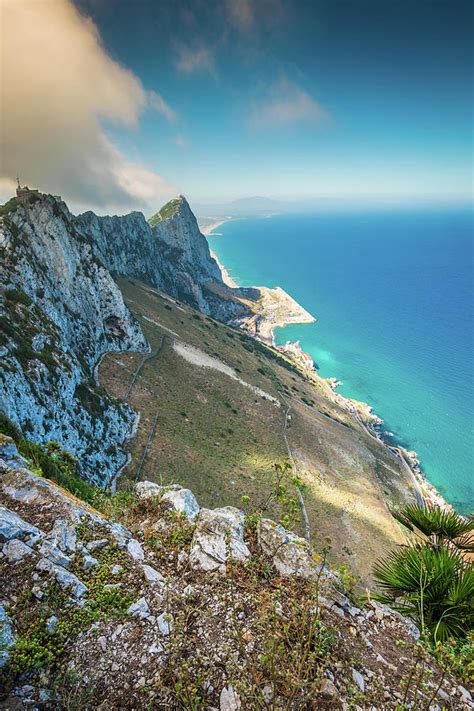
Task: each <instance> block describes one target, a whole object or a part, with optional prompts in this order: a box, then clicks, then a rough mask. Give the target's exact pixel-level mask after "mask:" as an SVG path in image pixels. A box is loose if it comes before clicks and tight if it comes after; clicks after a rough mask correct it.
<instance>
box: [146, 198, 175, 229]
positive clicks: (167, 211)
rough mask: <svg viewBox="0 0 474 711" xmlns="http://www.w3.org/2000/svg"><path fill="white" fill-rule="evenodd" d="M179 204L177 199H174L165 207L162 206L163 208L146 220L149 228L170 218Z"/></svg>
mask: <svg viewBox="0 0 474 711" xmlns="http://www.w3.org/2000/svg"><path fill="white" fill-rule="evenodd" d="M180 204H181V201H180V200H179V198H174V199H173V200H170V201H169V202H167V203H166V205H163V207H162V208H161V209H160V210H158V212H157V213H155V214H154V215H152V217H150V219H149V220H148V224H149V225H150V227H155V226H156V225H157V224H158V223H159V222H162V221H163V220H167V219H168V218H169V217H172V216H173V215H174V214H175V213H176V212H177V210H178V208H179V206H180Z"/></svg>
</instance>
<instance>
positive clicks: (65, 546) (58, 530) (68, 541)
mask: <svg viewBox="0 0 474 711" xmlns="http://www.w3.org/2000/svg"><path fill="white" fill-rule="evenodd" d="M47 538H48V540H50V541H51V542H52V543H54V545H56V546H57V547H58V548H60V549H61V550H62V551H66V552H68V553H74V551H75V550H76V544H77V533H76V525H75V524H74V523H71V522H70V521H66V519H63V518H58V519H56V521H55V522H54V526H53V528H52V530H51V532H50V533H48V536H47Z"/></svg>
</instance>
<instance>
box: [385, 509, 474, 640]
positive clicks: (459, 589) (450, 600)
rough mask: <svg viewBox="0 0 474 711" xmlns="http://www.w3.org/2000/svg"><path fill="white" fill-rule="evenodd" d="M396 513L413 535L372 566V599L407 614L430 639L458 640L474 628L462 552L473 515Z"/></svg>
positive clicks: (472, 592) (471, 589)
mask: <svg viewBox="0 0 474 711" xmlns="http://www.w3.org/2000/svg"><path fill="white" fill-rule="evenodd" d="M396 518H397V520H399V521H401V522H402V523H403V524H404V525H405V526H406V527H407V528H408V529H409V530H410V531H412V532H413V533H414V534H415V536H416V538H415V541H414V542H411V543H410V544H408V545H404V546H400V547H399V548H397V549H396V550H394V551H392V552H391V553H390V554H389V556H388V557H387V558H386V559H385V560H382V561H380V562H379V563H377V564H376V566H375V567H374V578H375V580H376V581H377V583H378V586H379V588H380V590H381V592H380V593H379V594H378V595H376V596H375V597H376V599H378V600H379V601H380V602H383V603H386V604H388V605H390V606H391V607H393V608H394V609H395V610H398V611H399V612H401V613H402V614H405V615H407V616H408V617H411V618H412V619H413V620H414V621H415V623H416V624H417V625H418V626H419V627H420V629H421V632H422V633H424V632H425V631H426V632H428V633H429V634H430V635H431V638H432V640H433V641H434V642H435V643H437V642H440V641H441V642H442V641H445V640H447V639H449V638H450V637H454V638H458V639H462V638H463V637H464V636H465V635H466V632H468V631H470V630H472V629H473V627H474V566H473V564H472V562H470V561H469V560H467V558H466V557H465V555H464V551H466V550H471V549H472V531H473V530H474V519H472V518H469V519H464V518H462V517H461V516H459V514H456V513H455V512H451V511H450V512H446V511H441V510H440V509H439V508H437V507H432V508H423V507H419V506H408V507H406V508H405V509H404V510H403V511H402V512H400V513H397V514H396Z"/></svg>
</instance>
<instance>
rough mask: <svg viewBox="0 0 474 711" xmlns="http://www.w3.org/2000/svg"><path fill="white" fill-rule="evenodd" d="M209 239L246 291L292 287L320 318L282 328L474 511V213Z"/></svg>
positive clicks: (234, 224) (355, 215)
mask: <svg viewBox="0 0 474 711" xmlns="http://www.w3.org/2000/svg"><path fill="white" fill-rule="evenodd" d="M216 232H218V233H221V236H217V235H216V236H213V235H212V234H211V235H209V236H208V239H209V243H210V246H211V249H212V250H214V252H215V253H216V254H217V256H218V258H219V260H220V261H221V262H222V263H223V264H224V265H225V266H226V268H227V270H228V271H229V273H230V275H231V276H232V278H233V279H234V280H235V281H236V282H237V284H239V285H240V286H251V285H266V286H281V287H282V288H283V289H285V290H286V291H288V293H289V294H291V296H293V297H294V298H295V299H296V300H297V301H298V302H299V303H300V304H301V305H302V306H304V307H305V308H306V309H308V311H310V312H311V313H312V314H313V315H314V316H315V317H316V319H317V322H316V323H315V324H311V325H301V326H299V325H296V326H289V327H286V328H283V329H278V330H277V332H276V334H275V336H276V341H277V343H284V342H285V341H286V340H287V339H289V340H291V341H295V340H300V341H301V345H302V348H303V349H304V350H306V351H308V352H310V353H311V355H312V356H313V357H314V359H315V361H316V362H317V364H318V365H319V367H320V370H319V373H320V375H322V376H323V377H330V376H331V377H335V378H337V379H338V380H341V381H343V385H342V386H341V387H340V388H339V392H341V393H342V394H343V395H346V396H348V397H352V398H356V399H358V400H363V401H364V402H367V403H369V404H370V405H372V406H373V408H374V412H375V413H376V414H377V415H379V416H380V417H382V418H383V420H384V423H385V429H386V430H388V431H390V432H392V433H393V435H394V437H393V441H395V442H397V443H400V444H402V445H404V446H406V447H407V448H408V449H414V450H416V451H417V452H418V456H419V458H420V460H421V466H422V470H423V472H424V473H425V474H426V476H427V478H428V479H429V481H431V482H432V483H433V484H434V485H435V486H436V487H437V489H438V490H439V491H440V493H442V494H443V495H444V496H445V498H446V499H447V500H448V501H449V502H450V503H452V504H453V505H454V506H455V507H456V508H457V509H458V510H459V511H460V512H463V513H467V512H469V511H471V510H472V509H474V427H473V424H474V397H473V395H474V381H473V378H474V371H473V355H474V354H473V350H474V349H473V304H474V300H473V296H474V294H473V213H472V211H470V210H469V209H467V208H466V209H461V208H457V209H454V208H452V209H430V210H428V209H426V208H423V209H421V208H420V209H411V210H410V211H408V210H406V211H405V210H396V211H389V210H382V209H381V210H373V211H368V210H367V211H361V210H359V211H353V212H347V211H345V212H322V213H318V214H313V215H308V214H302V215H287V214H285V215H277V216H272V217H268V218H249V219H241V220H235V221H231V222H227V223H225V224H224V225H221V226H220V227H219V228H218V229H217V230H216Z"/></svg>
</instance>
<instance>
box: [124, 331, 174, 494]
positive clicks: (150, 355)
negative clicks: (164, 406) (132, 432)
mask: <svg viewBox="0 0 474 711" xmlns="http://www.w3.org/2000/svg"><path fill="white" fill-rule="evenodd" d="M164 341H165V336H161V340H160V343H159V345H158V347H157V348H155V349H154V350H152V351H151V352H150V353H147V354H146V356H145V357H144V358H142V360H141V361H140V363H139V365H138V367H137V369H136V371H135V372H134V374H133V377H132V379H131V381H130V385H129V386H128V390H127V394H126V396H125V400H128V398H129V396H130V393H131V392H132V389H133V386H134V385H135V383H136V381H137V378H138V376H139V375H140V373H141V371H142V369H143V366H144V365H145V363H148V362H149V361H150V360H152V359H153V358H156V357H157V356H158V355H159V353H160V351H161V349H162V348H163V344H164ZM157 426H158V410H157V411H156V413H155V417H154V420H153V425H152V427H151V430H150V432H149V434H148V437H147V440H146V443H145V446H144V448H143V452H142V456H141V457H140V461H139V463H138V467H137V471H136V472H135V476H134V480H135V481H138V478H139V476H140V474H141V471H142V469H143V465H144V463H145V460H146V455H147V454H148V450H149V449H150V445H151V443H152V441H153V438H154V436H155V433H156V428H157Z"/></svg>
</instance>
